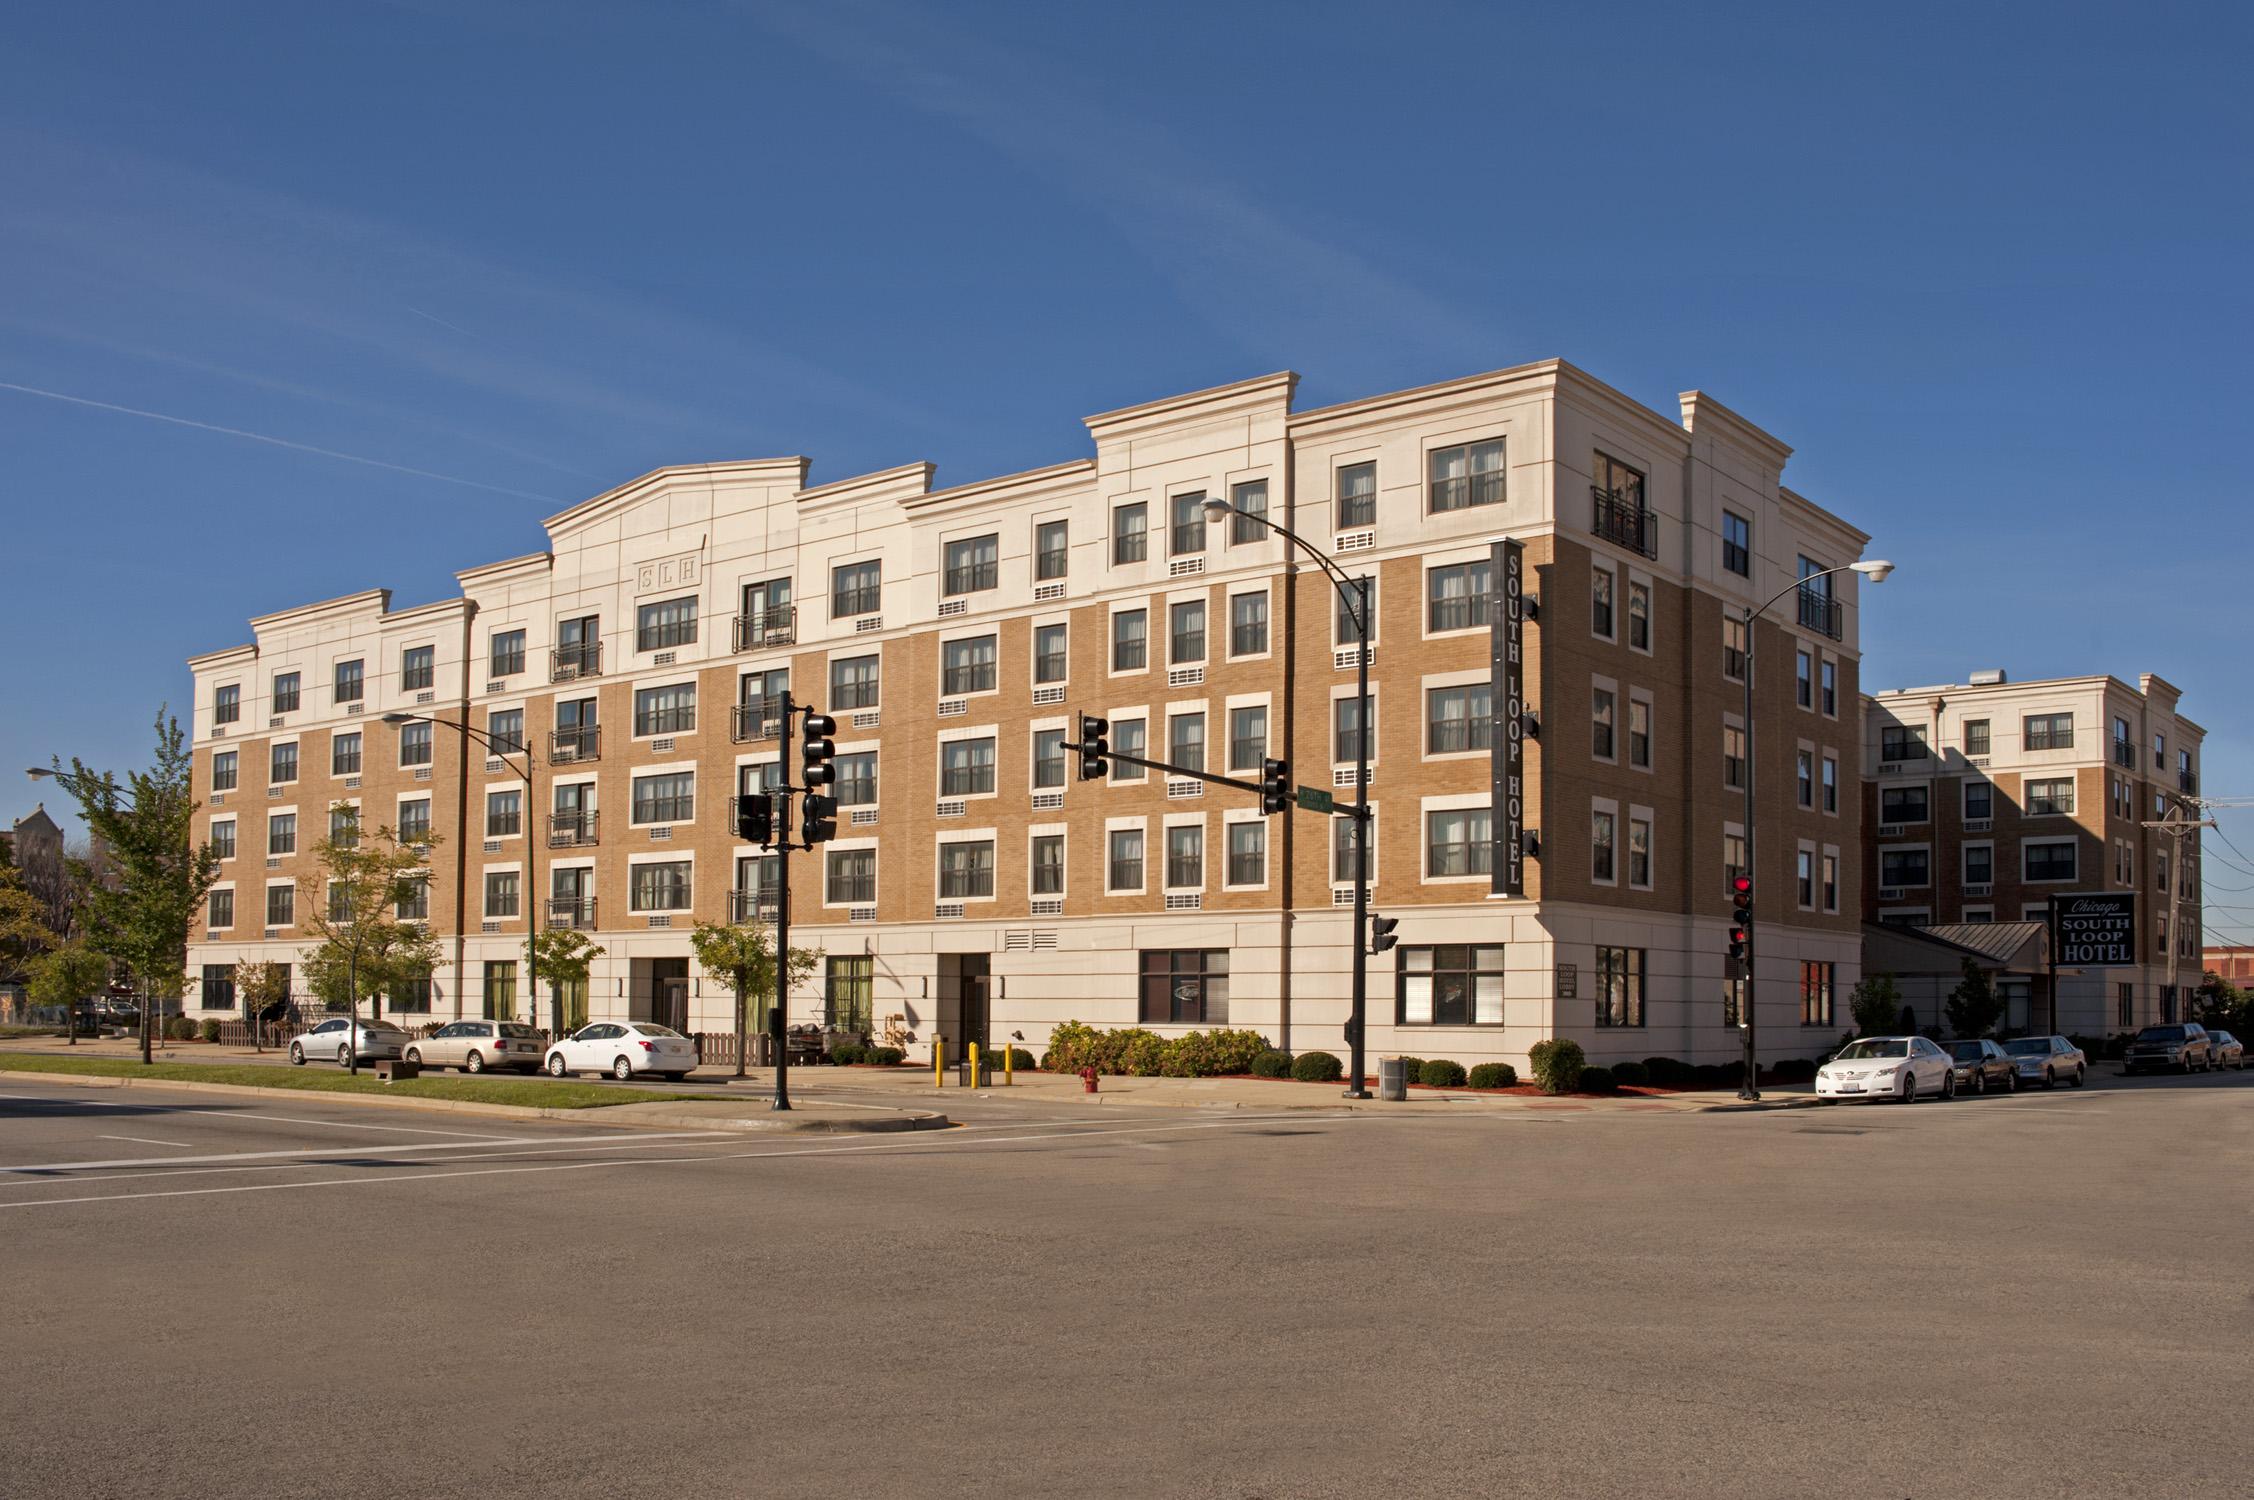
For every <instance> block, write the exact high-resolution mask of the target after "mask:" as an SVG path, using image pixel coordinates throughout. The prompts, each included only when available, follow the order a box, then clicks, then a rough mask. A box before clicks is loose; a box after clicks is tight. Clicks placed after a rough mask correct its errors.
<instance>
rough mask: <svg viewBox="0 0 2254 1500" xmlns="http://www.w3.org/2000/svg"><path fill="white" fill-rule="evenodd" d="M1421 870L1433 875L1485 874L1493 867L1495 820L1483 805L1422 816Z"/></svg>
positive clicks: (1439, 876)
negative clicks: (1423, 843) (1423, 837)
mask: <svg viewBox="0 0 2254 1500" xmlns="http://www.w3.org/2000/svg"><path fill="white" fill-rule="evenodd" d="M1424 827H1425V860H1424V873H1425V874H1427V875H1429V876H1433V877H1436V878H1443V877H1447V876H1452V875H1485V874H1487V873H1489V872H1490V871H1491V870H1493V868H1494V859H1495V819H1494V815H1493V813H1491V812H1490V811H1489V810H1488V809H1486V808H1484V807H1458V808H1450V809H1446V810H1443V811H1436V812H1428V813H1426V814H1425V815H1424Z"/></svg>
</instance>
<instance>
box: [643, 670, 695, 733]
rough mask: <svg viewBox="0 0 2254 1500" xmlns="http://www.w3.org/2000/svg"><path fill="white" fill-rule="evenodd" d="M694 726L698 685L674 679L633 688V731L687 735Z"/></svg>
mask: <svg viewBox="0 0 2254 1500" xmlns="http://www.w3.org/2000/svg"><path fill="white" fill-rule="evenodd" d="M696 727H697V685H696V684H695V683H693V682H676V683H671V684H668V685H667V686H665V687H648V688H637V689H635V691H634V732H635V733H636V734H688V733H689V732H691V731H692V730H694V729H695V728H696Z"/></svg>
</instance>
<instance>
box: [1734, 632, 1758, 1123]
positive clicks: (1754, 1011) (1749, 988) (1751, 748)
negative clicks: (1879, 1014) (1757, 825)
mask: <svg viewBox="0 0 2254 1500" xmlns="http://www.w3.org/2000/svg"><path fill="white" fill-rule="evenodd" d="M1758 614H1759V611H1758V610H1753V609H1748V610H1747V611H1746V612H1745V873H1746V875H1747V877H1748V878H1751V879H1754V880H1755V884H1756V887H1758V884H1759V881H1758V877H1756V876H1755V875H1754V872H1755V871H1756V870H1758V869H1760V868H1761V865H1760V861H1759V858H1758V856H1757V854H1756V853H1755V850H1754V845H1753V825H1754V822H1755V819H1754V816H1753V768H1754V765H1755V764H1756V762H1757V761H1758V759H1759V756H1758V753H1757V747H1756V745H1755V744H1754V740H1753V632H1754V629H1755V627H1756V626H1757V625H1758V623H1759V621H1758V619H1757V616H1758ZM1753 970H1754V961H1753V923H1752V922H1751V921H1750V920H1748V921H1747V922H1746V924H1745V1004H1744V1005H1743V1007H1742V1008H1741V1009H1740V1010H1739V1012H1738V1018H1737V1020H1738V1029H1739V1030H1740V1031H1741V1032H1743V1033H1744V1035H1745V1079H1744V1081H1743V1082H1741V1083H1739V1084H1738V1086H1737V1096H1738V1097H1739V1098H1740V1099H1758V1098H1760V1097H1761V1064H1760V1062H1759V1057H1760V1054H1759V1052H1758V1051H1756V1050H1755V1049H1756V1045H1757V1042H1756V1037H1757V1032H1758V1028H1759V1024H1760V1020H1759V1018H1760V1010H1759V1008H1758V1007H1756V1006H1755V1004H1754V1003H1753V989H1754V977H1753Z"/></svg>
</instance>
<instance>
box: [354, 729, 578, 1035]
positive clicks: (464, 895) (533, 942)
mask: <svg viewBox="0 0 2254 1500" xmlns="http://www.w3.org/2000/svg"><path fill="white" fill-rule="evenodd" d="M383 721H384V722H385V723H386V724H443V725H445V726H446V727H447V728H449V729H453V730H458V731H460V733H461V736H462V738H463V739H465V740H468V741H470V742H472V743H473V744H479V745H483V746H484V747H485V748H486V749H488V750H490V751H492V752H493V753H494V754H495V755H496V756H498V757H499V758H500V759H501V760H502V762H503V763H504V764H509V760H508V758H509V757H510V756H511V755H522V756H523V757H524V768H523V769H522V770H518V768H517V767H516V766H515V765H514V764H509V769H510V770H512V771H515V772H516V774H517V778H518V779H519V780H521V781H522V782H523V783H524V814H523V816H522V817H521V818H520V819H519V820H518V821H519V823H520V824H521V825H522V827H523V828H524V887H525V888H524V892H523V897H522V903H523V906H524V913H525V915H524V1004H525V1019H526V1021H527V1022H528V1023H529V1024H530V1025H531V1027H532V1029H533V1030H535V1031H537V1030H539V1029H540V980H539V977H538V976H539V972H540V948H539V940H540V875H539V860H540V856H539V852H538V850H539V840H538V838H537V837H536V836H535V832H534V825H535V820H536V815H535V814H534V812H533V798H534V791H533V784H532V739H531V731H530V730H529V729H528V730H527V731H526V732H525V735H526V737H525V740H524V742H523V743H522V744H519V745H518V746H516V747H515V748H514V749H513V750H512V749H508V748H505V747H504V746H502V745H501V743H500V742H499V741H497V740H495V739H494V738H493V736H491V735H489V734H487V733H486V732H485V731H483V730H481V729H473V728H471V727H470V726H469V725H468V724H467V723H461V724H457V723H455V722H454V721H453V720H452V719H434V718H432V717H430V716H429V715H428V714H410V713H388V714H385V715H384V716H383ZM462 779H463V781H464V782H465V783H466V782H467V781H468V779H469V772H468V769H467V768H466V767H465V768H464V770H463V776H462ZM463 816H465V817H467V816H468V813H467V811H466V810H465V812H464V814H463ZM468 905H469V891H468V890H467V889H464V890H462V891H460V892H459V893H458V905H457V907H456V912H455V915H456V917H457V918H459V917H460V916H461V914H462V912H463V910H465V909H466V908H467V907H468ZM464 925H465V926H466V925H467V924H466V923H465V924H464ZM355 1003H357V1002H355ZM554 1009H555V1040H558V1041H561V1040H562V1039H563V1001H562V1000H561V999H558V1000H557V1001H556V1003H555V1007H554Z"/></svg>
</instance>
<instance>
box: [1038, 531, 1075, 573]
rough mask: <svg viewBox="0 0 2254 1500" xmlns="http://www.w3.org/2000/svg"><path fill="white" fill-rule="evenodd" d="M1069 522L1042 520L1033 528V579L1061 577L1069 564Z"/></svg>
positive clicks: (1070, 554)
mask: <svg viewBox="0 0 2254 1500" xmlns="http://www.w3.org/2000/svg"><path fill="white" fill-rule="evenodd" d="M1071 530H1072V528H1071V523H1070V522H1066V521H1043V522H1042V523H1041V524H1040V525H1038V526H1036V527H1034V528H1033V580H1034V582H1036V583H1045V582H1047V581H1048V580H1050V579H1052V578H1062V577H1063V576H1064V575H1065V570H1066V569H1067V568H1068V567H1069V566H1071V561H1072V536H1071Z"/></svg>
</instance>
